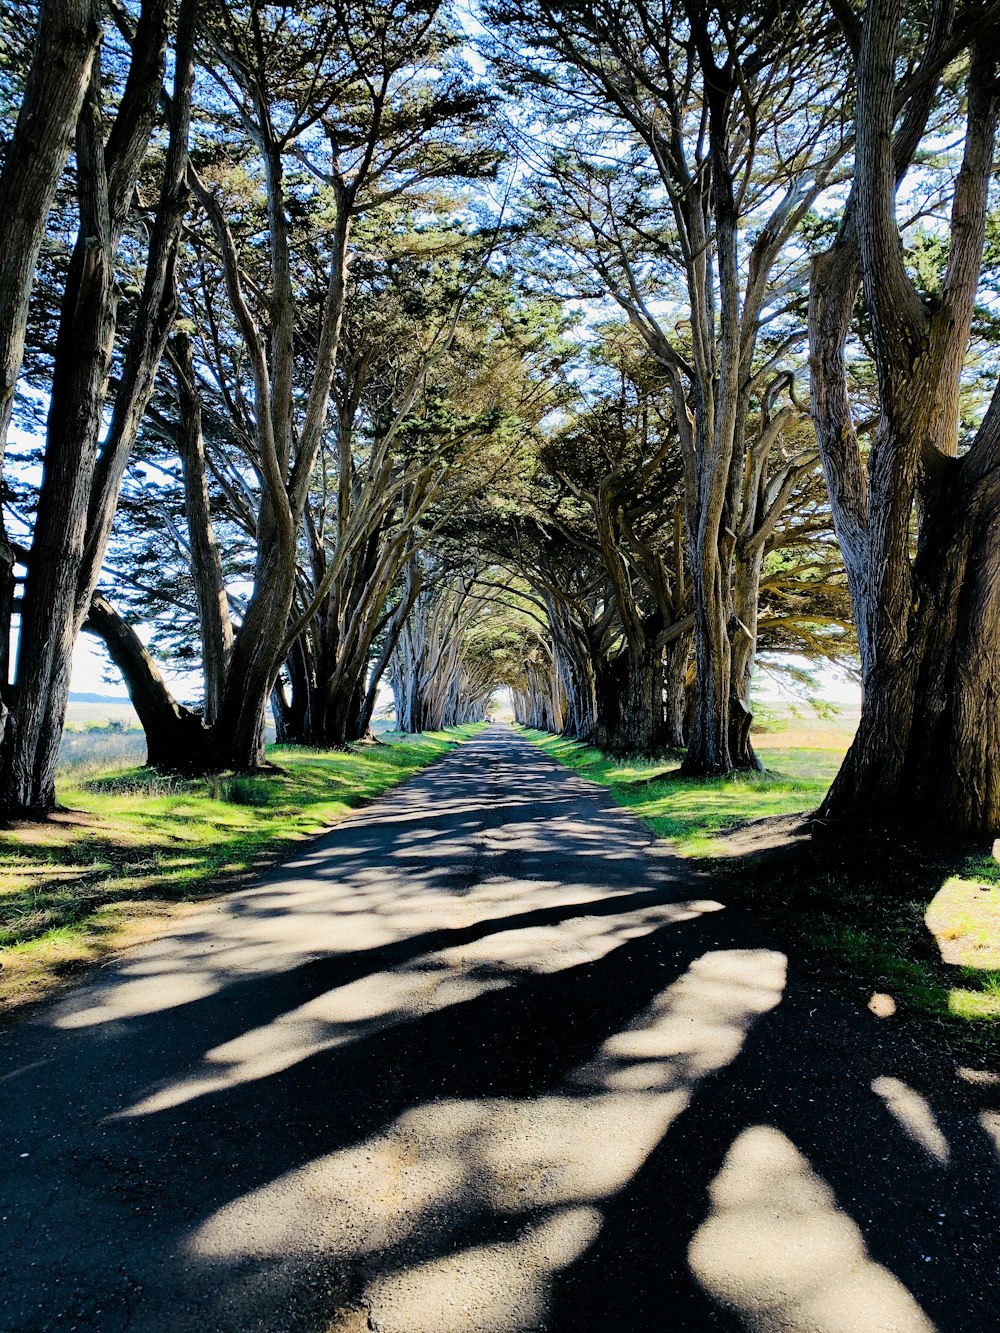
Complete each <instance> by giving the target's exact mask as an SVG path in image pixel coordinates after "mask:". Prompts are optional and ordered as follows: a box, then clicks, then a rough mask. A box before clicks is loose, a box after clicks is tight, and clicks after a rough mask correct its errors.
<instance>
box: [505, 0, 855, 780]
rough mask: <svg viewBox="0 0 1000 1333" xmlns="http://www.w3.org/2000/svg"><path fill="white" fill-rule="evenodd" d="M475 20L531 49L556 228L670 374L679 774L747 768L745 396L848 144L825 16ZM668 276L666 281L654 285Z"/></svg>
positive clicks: (518, 11)
mask: <svg viewBox="0 0 1000 1333" xmlns="http://www.w3.org/2000/svg"><path fill="white" fill-rule="evenodd" d="M489 12H490V13H491V15H493V16H494V17H495V19H496V21H497V22H504V23H506V24H508V25H509V26H510V27H511V28H512V30H513V33H514V35H515V37H516V38H517V41H518V45H519V48H520V49H521V50H523V49H527V50H528V51H530V52H531V61H530V62H529V68H528V69H527V70H525V69H524V66H523V63H518V62H517V61H515V68H514V69H513V70H512V72H511V77H514V76H515V74H516V73H517V72H520V74H521V77H522V78H527V79H528V80H529V81H531V82H532V83H534V84H535V85H536V86H539V87H540V88H541V89H542V90H543V97H545V98H547V99H548V100H549V102H550V103H551V104H552V107H553V111H552V122H553V124H554V125H555V126H558V127H560V129H561V131H562V143H561V144H560V148H559V151H558V152H556V153H553V154H550V155H549V157H548V159H547V161H546V164H545V171H546V172H547V173H549V175H550V177H551V179H552V182H553V192H554V194H555V195H556V196H557V199H558V202H557V204H556V211H555V224H554V225H555V228H559V229H561V231H562V233H563V234H564V235H565V233H566V232H567V231H568V232H570V234H572V233H573V232H575V233H576V234H578V235H579V236H580V237H581V240H580V241H579V243H578V245H577V247H576V249H577V253H578V254H579V255H583V256H587V255H589V261H588V262H589V264H590V268H591V270H592V272H593V274H594V275H596V277H597V278H598V279H599V282H600V284H601V286H602V288H603V290H604V291H605V292H606V293H607V294H608V295H609V296H610V297H612V298H613V299H614V300H615V301H617V302H618V304H619V305H620V306H621V307H622V309H623V310H624V311H625V312H626V313H627V315H628V317H629V319H630V320H631V321H632V323H633V324H634V326H635V328H636V329H637V331H638V332H639V333H640V335H641V336H642V337H643V338H644V340H645V341H646V344H647V346H648V348H649V350H650V353H651V354H652V356H653V357H655V358H656V359H657V360H658V362H659V363H660V365H661V366H662V368H663V370H664V372H665V374H666V375H667V377H668V378H669V383H670V392H671V396H672V399H673V404H674V413H675V418H676V423H677V431H678V435H679V438H680V443H681V449H682V452H683V455H684V457H685V460H686V464H685V467H686V487H685V493H686V511H687V513H686V518H687V532H688V541H689V544H690V569H691V586H692V595H693V601H694V616H695V650H696V658H697V670H696V698H697V702H696V709H695V716H694V722H693V730H692V735H691V738H690V744H689V747H688V751H687V755H686V758H685V761H684V763H685V771H686V772H688V773H690V774H692V775H697V774H708V773H726V772H729V771H730V770H731V769H733V768H752V767H756V765H757V761H756V758H755V756H754V755H753V751H752V748H751V746H750V743H749V709H748V702H747V700H746V698H745V697H743V695H742V690H743V683H744V681H745V678H746V674H747V673H746V670H745V659H746V658H747V651H746V643H745V642H744V640H745V637H746V633H747V631H748V630H749V625H748V624H747V622H746V620H745V619H743V618H742V617H741V616H740V615H739V613H738V611H737V608H736V606H735V604H734V576H733V561H734V558H735V552H736V533H737V531H738V530H739V528H740V525H741V515H740V512H739V505H740V502H741V497H742V496H744V495H747V494H748V493H747V491H746V489H745V487H744V470H745V467H746V462H747V446H748V427H749V425H750V422H751V418H752V415H753V409H754V405H755V403H756V410H757V412H758V415H759V412H760V405H761V404H762V403H765V402H770V403H771V405H772V406H773V399H772V398H771V395H772V392H773V390H774V389H775V387H776V385H780V384H782V383H787V379H786V378H785V370H786V368H785V366H784V365H783V364H782V362H781V358H780V356H779V357H778V358H777V359H775V356H774V352H773V349H772V350H771V351H769V352H768V353H767V354H765V355H763V356H760V357H759V356H758V351H759V350H760V348H759V340H760V332H761V328H762V325H763V323H764V322H765V321H769V322H773V321H774V320H775V319H777V318H778V317H779V316H780V314H781V312H782V310H783V307H784V305H785V303H786V300H787V295H788V282H789V278H790V274H789V273H788V272H787V271H783V265H785V266H787V259H788V255H787V251H788V248H789V246H790V244H791V242H792V240H793V238H794V237H795V236H796V235H797V232H798V229H799V227H800V225H801V223H802V222H803V220H804V219H805V217H806V216H807V214H808V211H809V208H810V205H811V203H812V202H813V201H814V200H815V199H816V198H817V197H818V196H819V194H820V193H821V192H822V191H823V189H824V188H826V186H827V185H828V184H829V182H830V181H831V179H833V178H834V175H835V173H836V170H837V167H838V163H839V162H840V160H841V158H842V156H843V153H844V152H845V142H844V136H843V134H842V132H841V115H840V110H839V106H838V103H837V99H836V98H835V97H834V96H833V95H832V94H831V89H832V87H833V85H834V82H835V81H836V79H837V77H838V74H837V68H836V61H835V60H834V59H832V58H831V47H832V44H831V27H830V23H829V21H828V19H827V18H825V17H824V16H823V15H822V14H821V13H820V12H819V11H818V10H817V11H816V12H815V13H812V14H811V15H810V19H809V20H805V19H803V18H802V16H801V15H800V14H799V13H797V12H796V13H794V14H793V13H792V11H790V10H788V9H787V8H786V7H784V6H780V5H772V4H770V3H762V4H754V5H751V6H730V5H726V4H722V5H708V4H700V3H690V2H689V0H685V2H683V3H681V2H679V3H677V4H668V5H667V6H665V7H663V6H661V7H655V6H650V5H647V4H645V3H644V2H643V0H635V2H634V3H629V4H627V5H625V6H624V7H623V6H620V5H617V4H616V5H610V4H609V5H604V4H598V5H596V6H591V7H588V8H585V9H580V10H567V9H565V8H564V7H561V6H558V5H554V4H550V3H548V0H504V2H503V3H500V0H498V2H497V3H496V4H494V5H492V6H491V8H490V11H489ZM505 62H506V66H505ZM501 67H502V68H503V67H507V68H510V61H509V57H508V56H506V55H502V56H501ZM567 97H568V98H569V99H571V101H572V102H573V103H574V107H575V111H576V115H575V116H574V118H573V119H572V120H570V118H569V116H568V115H567V111H566V100H567ZM581 120H582V122H583V126H582V129H581V128H580V127H579V126H580V122H581ZM560 218H562V219H563V220H562V221H561V222H560V220H559V219H560ZM567 218H568V219H569V220H570V224H569V226H568V227H567V225H566V219H567ZM747 234H749V245H748V248H747V250H746V252H745V254H744V253H741V246H742V240H743V237H744V236H746V235H747ZM664 268H665V269H666V271H667V272H668V273H671V274H672V275H673V278H674V285H673V288H672V290H670V291H668V292H665V291H664V290H663V289H662V286H658V285H657V282H656V281H655V278H656V274H657V272H658V271H659V272H662V271H663V270H664ZM651 274H652V275H653V277H654V281H653V283H652V285H650V275H651ZM678 280H679V283H680V286H679V287H678V285H677V282H678ZM681 292H682V293H683V302H684V306H685V307H686V309H684V310H683V311H680V310H678V306H679V304H680V293H681ZM664 306H666V307H667V315H666V317H665V316H664V313H663V308H664ZM672 322H673V327H671V323H672ZM793 343H794V337H793V338H792V340H791V343H787V342H786V348H787V346H789V345H792V344H793ZM789 484H794V482H792V481H791V479H789ZM779 489H780V488H779ZM750 646H751V653H750V656H751V657H752V639H751V645H750Z"/></svg>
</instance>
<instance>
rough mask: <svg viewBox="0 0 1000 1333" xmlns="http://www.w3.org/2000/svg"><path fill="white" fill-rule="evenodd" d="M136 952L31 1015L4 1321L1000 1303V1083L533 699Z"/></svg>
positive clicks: (9, 1113)
mask: <svg viewBox="0 0 1000 1333" xmlns="http://www.w3.org/2000/svg"><path fill="white" fill-rule="evenodd" d="M109 971H110V975H109V976H108V978H107V980H106V981H104V982H101V983H96V984H92V985H88V986H86V987H85V988H81V989H80V990H79V991H77V992H76V993H75V994H73V995H72V996H71V997H70V998H69V999H68V1000H66V1001H64V1002H62V1003H61V1004H59V1005H56V1006H51V1007H50V1008H48V1009H47V1010H45V1011H43V1012H41V1013H39V1014H38V1015H37V1016H36V1018H35V1020H34V1022H32V1023H31V1024H26V1025H24V1026H22V1027H21V1028H20V1029H19V1030H17V1031H16V1032H14V1033H12V1034H11V1035H10V1037H9V1038H8V1039H7V1041H6V1043H5V1049H4V1050H3V1053H2V1061H3V1065H2V1069H0V1098H2V1104H3V1107H4V1113H5V1124H4V1128H3V1135H4V1141H3V1142H2V1143H0V1154H2V1159H0V1160H3V1162H4V1163H5V1164H7V1165H8V1167H10V1165H11V1164H13V1168H12V1169H10V1170H9V1172H8V1176H7V1181H6V1183H5V1185H4V1187H3V1198H2V1203H3V1207H2V1209H0V1213H2V1214H4V1215H5V1217H4V1221H3V1224H2V1225H3V1228H4V1230H3V1233H2V1235H3V1239H4V1246H3V1254H4V1258H3V1260H0V1263H2V1264H3V1266H4V1267H5V1269H6V1270H7V1271H6V1272H5V1274H4V1283H3V1286H2V1287H0V1327H2V1328H4V1329H7V1330H19V1331H23V1333H28V1331H29V1330H30V1333H39V1331H40V1330H42V1329H45V1328H47V1327H50V1326H52V1327H56V1326H60V1327H61V1326H63V1325H65V1326H66V1327H72V1326H73V1324H74V1323H77V1324H79V1326H81V1327H86V1328H88V1329H98V1330H102V1331H103V1330H109V1331H110V1330H118V1329H122V1330H124V1329H126V1328H127V1329H128V1330H129V1333H136V1331H137V1330H138V1331H140V1333H152V1331H153V1330H156V1331H157V1333H160V1330H163V1329H165V1328H169V1329H170V1330H171V1333H188V1330H190V1331H191V1333H194V1330H195V1329H197V1330H199V1333H211V1330H220V1333H221V1331H222V1330H226V1333H255V1331H257V1330H259V1331H260V1333H264V1330H267V1333H282V1330H288V1333H292V1331H293V1330H294V1331H295V1333H325V1331H326V1330H330V1329H337V1328H340V1327H342V1328H344V1329H351V1328H361V1327H364V1326H365V1323H367V1322H368V1320H369V1317H370V1321H371V1327H374V1328H379V1329H382V1330H383V1331H384V1333H391V1331H392V1330H406V1333H445V1331H446V1330H455V1331H456V1333H472V1330H479V1329H483V1330H494V1329H496V1330H499V1329H504V1330H514V1329H559V1330H567V1331H568V1330H577V1329H584V1328H593V1329H609V1328H629V1329H635V1330H647V1329H648V1330H654V1329H657V1330H658V1329H671V1330H678V1329H680V1330H684V1329H687V1330H692V1331H694V1330H705V1329H709V1328H727V1327H728V1328H748V1327H749V1328H754V1329H761V1330H764V1329H772V1328H791V1329H798V1328H801V1329H803V1330H804V1329H806V1328H808V1329H811V1330H822V1331H823V1333H827V1331H829V1333H841V1330H843V1333H851V1331H852V1330H857V1333H867V1331H868V1330H869V1329H871V1330H875V1329H879V1328H882V1327H884V1328H887V1329H889V1328H893V1329H900V1330H904V1331H908V1330H913V1331H914V1333H916V1331H917V1330H920V1331H921V1333H922V1331H923V1330H925V1329H930V1328H937V1329H938V1330H941V1333H945V1331H946V1330H955V1331H956V1333H958V1330H962V1333H965V1330H967V1329H970V1328H976V1329H977V1330H980V1329H982V1330H988V1329H990V1328H992V1327H995V1326H996V1324H997V1321H996V1319H995V1311H996V1309H997V1308H998V1297H1000V1289H998V1288H1000V1282H998V1278H997V1264H996V1262H995V1255H994V1252H993V1245H994V1243H995V1242H994V1238H995V1236H996V1235H997V1234H998V1228H997V1223H998V1221H1000V1217H998V1215H997V1204H996V1199H997V1184H998V1181H1000V1169H998V1168H1000V1161H998V1151H1000V1142H998V1141H1000V1128H998V1130H997V1141H995V1140H994V1138H993V1137H992V1133H993V1131H992V1128H991V1125H992V1123H993V1122H992V1121H991V1120H990V1119H989V1115H990V1114H991V1113H990V1112H988V1111H987V1110H985V1109H983V1110H982V1112H981V1118H979V1119H977V1118H976V1117H975V1116H974V1115H973V1114H972V1113H971V1112H969V1111H968V1110H966V1109H964V1108H960V1107H957V1106H948V1105H942V1104H941V1103H940V1101H939V1099H937V1097H936V1094H934V1093H933V1092H931V1091H930V1090H928V1089H926V1088H922V1087H921V1086H919V1084H917V1083H916V1082H915V1081H914V1079H913V1076H912V1074H911V1072H910V1071H909V1070H908V1068H907V1067H906V1061H905V1060H904V1059H903V1055H902V1053H901V1052H900V1051H899V1050H897V1049H896V1048H895V1047H894V1045H893V1042H892V1040H891V1039H890V1038H887V1037H886V1036H885V1035H884V1034H885V1028H884V1027H880V1026H879V1025H878V1023H877V1020H875V1019H874V1018H869V1017H868V1016H867V1015H864V1014H859V1013H857V1012H856V1011H855V1010H854V1009H852V1008H850V1007H849V1006H847V1005H845V1004H842V1003H839V1002H837V1001H836V1000H831V999H830V998H829V997H828V996H827V995H826V994H824V993H822V992H820V991H819V990H818V989H817V988H815V987H812V986H810V985H809V984H808V983H806V982H804V981H803V980H801V979H798V978H796V977H795V976H794V974H793V976H792V977H791V979H790V980H789V979H787V978H786V975H785V959H784V956H783V954H782V953H781V951H779V950H776V949H775V947H774V945H773V944H772V943H771V942H770V941H769V940H768V939H767V938H766V937H764V936H763V935H761V934H760V933H758V932H756V931H755V930H754V929H753V928H752V927H750V926H749V925H748V924H747V923H746V922H745V921H742V920H740V919H739V917H738V916H737V915H736V914H735V913H733V912H732V911H730V910H722V905H721V904H720V903H719V901H718V900H717V899H715V898H714V897H713V895H712V894H711V893H710V892H709V891H708V886H707V885H706V884H704V883H702V882H700V881H699V880H698V878H697V876H695V875H694V874H693V872H692V871H691V870H690V868H689V867H687V866H684V865H682V864H680V863H678V862H677V861H676V860H674V859H673V858H671V857H670V856H669V855H665V854H663V853H662V852H661V851H660V850H659V849H658V848H656V847H655V846H654V845H652V844H651V840H650V838H649V837H648V835H647V834H646V833H645V832H644V831H643V830H642V829H641V828H640V826H639V825H637V824H636V823H635V822H634V821H632V820H631V819H630V818H629V817H628V816H627V815H625V814H624V813H623V812H621V811H620V810H618V809H617V808H615V807H614V806H613V805H612V804H611V802H610V800H609V799H608V798H607V797H606V795H605V794H604V793H600V792H597V791H596V790H595V789H594V788H592V787H591V786H590V785H589V784H587V783H584V782H582V781H580V780H579V779H577V778H574V777H572V776H571V775H569V774H567V773H566V772H565V770H563V769H560V768H558V767H557V766H556V765H554V764H553V763H551V762H550V761H548V760H546V759H544V758H543V757H541V756H539V755H538V754H537V752H536V751H532V750H529V749H528V747H526V746H524V745H523V744H522V743H520V742H517V741H515V740H513V739H512V738H511V737H510V735H509V733H506V732H503V731H498V730H494V731H492V732H490V733H488V734H487V735H486V736H485V737H484V738H482V739H481V740H478V741H476V742H472V743H470V744H469V745H468V746H466V747H463V749H462V750H460V751H458V752H456V753H455V754H454V755H452V756H451V757H450V758H449V759H448V760H447V761H446V762H445V763H444V764H442V765H440V766H438V767H437V768H435V769H432V770H430V771H429V772H427V773H424V774H422V775H421V776H419V777H418V778H417V779H415V780H414V781H413V782H412V783H410V784H409V785H408V786H407V787H406V788H403V789H400V790H397V791H396V792H394V793H392V794H391V795H390V796H388V797H387V798H384V799H383V800H382V801H381V802H380V803H379V805H378V806H376V807H373V808H372V809H370V810H369V811H367V812H364V813H363V814H360V815H359V816H357V817H355V818H353V819H351V820H350V821H349V822H348V823H346V824H345V825H344V826H342V827H341V828H339V829H338V830H337V831H336V832H335V833H333V834H332V835H330V836H329V837H327V838H326V839H324V840H323V841H322V842H321V843H320V844H317V845H314V846H313V847H311V848H310V850H309V851H308V852H306V853H304V854H303V855H301V856H300V857H298V858H297V859H296V860H295V861H294V862H293V863H291V864H289V865H287V866H285V867H283V868H282V869H281V870H278V871H274V872H272V873H271V874H270V875H268V876H267V877H266V878H265V879H264V880H263V881H262V882H261V884H260V885H259V886H258V887H256V888H254V889H252V890H250V891H248V892H245V893H241V894H240V895H238V896H236V897H233V898H228V899H224V900H221V901H219V902H217V903H216V904H214V905H213V906H212V908H211V909H209V910H207V911H205V912H202V913H200V914H199V915H198V917H196V918H191V919H190V920H189V921H187V922H186V923H185V924H184V925H183V926H182V927H181V928H179V929H177V930H176V931H175V932H174V933H173V934H172V935H171V936H170V937H169V938H168V939H164V940H161V941H158V942H157V943H155V944H153V945H149V946H146V947H144V948H142V949H140V950H137V951H135V952H133V953H131V954H129V955H128V956H127V957H126V958H125V959H124V960H122V962H121V963H120V964H117V965H116V966H115V967H114V969H113V970H109ZM982 1091H983V1093H984V1096H985V1090H982ZM998 1126H1000V1121H998ZM21 1153H27V1154H29V1155H28V1156H27V1157H21V1156H20V1154H21ZM977 1244H981V1245H982V1246H983V1249H982V1250H981V1251H977V1249H976V1246H977ZM15 1256H16V1258H15ZM31 1265H34V1267H32V1266H31ZM352 1310H353V1311H361V1312H362V1313H361V1314H360V1315H358V1316H356V1317H355V1316H354V1315H351V1314H350V1313H349V1312H350V1311H352ZM859 1311H861V1312H862V1314H861V1315H859ZM859 1318H860V1319H861V1322H858V1320H859ZM880 1319H881V1320H882V1322H881V1323H880V1322H879V1320H880ZM359 1320H360V1322H358V1321H359ZM852 1320H853V1321H854V1322H851V1321H852ZM892 1321H895V1322H892ZM991 1321H992V1322H991Z"/></svg>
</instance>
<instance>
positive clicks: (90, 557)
mask: <svg viewBox="0 0 1000 1333" xmlns="http://www.w3.org/2000/svg"><path fill="white" fill-rule="evenodd" d="M196 8H197V6H196V3H195V0H181V6H180V18H179V23H178V35H177V43H176V50H175V75H174V92H173V97H172V99H171V103H170V110H169V115H168V122H169V144H168V148H167V152H166V155H165V158H164V162H163V169H162V179H161V184H160V189H159V197H158V201H157V204H156V206H155V208H154V210H153V216H152V219H151V225H150V226H149V227H148V230H147V229H146V227H141V228H137V232H138V233H139V234H140V235H142V234H145V235H146V236H148V248H147V249H146V264H145V271H144V274H143V278H142V284H141V288H140V291H139V295H138V299H137V302H136V306H135V309H134V310H133V311H132V312H130V313H131V315H132V318H131V323H130V328H129V333H128V337H127V339H125V340H124V341H125V346H124V347H123V348H122V349H121V372H120V375H119V376H118V380H117V385H116V388H115V393H114V398H113V407H112V412H111V424H110V427H109V429H108V431H107V434H106V436H105V438H104V440H103V442H101V435H102V432H103V426H104V410H105V404H106V400H107V393H108V387H109V379H110V375H111V369H112V360H113V356H114V353H115V339H116V333H117V332H118V320H117V314H118V301H119V292H118V284H117V277H118V265H119V264H120V263H121V262H122V245H123V242H124V240H125V237H126V232H127V230H128V228H129V226H130V224H133V223H135V222H136V218H135V214H134V208H135V204H136V184H137V181H138V178H139V174H140V171H141V170H142V168H143V164H144V162H145V159H146V156H147V153H148V151H149V147H150V142H151V138H152V135H153V131H154V128H155V125H156V117H157V108H158V106H159V105H160V101H161V96H162V84H163V73H164V66H165V58H166V50H167V42H168V38H169V35H170V30H171V24H172V21H173V6H172V4H170V3H169V0H145V3H143V4H142V6H141V8H140V12H139V17H138V21H137V23H136V26H135V30H134V32H132V31H129V30H126V31H125V33H124V39H125V52H124V53H120V52H119V53H117V54H114V53H112V54H111V55H109V56H108V59H109V61H113V62H117V63H116V73H118V74H119V75H121V74H122V73H124V76H125V77H124V87H123V90H122V92H121V96H120V98H119V99H118V101H117V111H116V114H115V116H114V120H113V123H112V125H111V128H110V131H109V132H108V133H107V134H106V133H105V119H106V116H107V114H108V111H109V109H110V105H111V103H110V99H109V96H108V92H107V90H106V88H105V78H104V74H105V71H103V70H102V66H101V63H100V62H98V61H96V60H95V61H93V62H91V65H90V72H89V83H88V87H87V92H86V95H85V98H84V103H83V107H82V110H81V113H80V117H79V123H78V127H77V136H76V186H77V198H78V206H79V215H80V226H79V231H78V234H77V238H76V242H75V246H74V249H73V254H72V258H71V260H70V265H69V270H68V273H67V277H66V283H65V288H64V292H63V296H62V306H61V312H60V319H59V331H58V336H57V341H56V347H55V352H54V358H53V370H52V378H51V383H50V385H49V409H48V423H47V431H46V443H45V461H44V474H43V479H42V485H41V488H40V492H39V496H38V505H37V514H36V517H35V523H34V527H33V531H32V538H31V547H30V552H29V554H28V556H27V560H26V563H27V568H28V573H27V577H26V580H25V587H24V596H23V598H22V601H21V606H20V617H21V619H20V634H19V639H18V655H17V664H16V670H15V674H14V679H13V682H12V683H11V684H10V685H7V686H6V688H7V693H8V696H9V704H8V707H9V710H10V715H9V717H8V720H7V726H6V730H5V732H4V735H3V738H2V743H0V804H2V806H3V807H4V808H5V809H6V811H7V812H8V813H11V814H22V815H23V814H27V813H37V812H44V811H46V810H48V809H50V808H51V807H52V806H53V804H54V802H55V782H54V770H55V762H56V756H57V753H58V747H59V742H60V739H61V736H62V726H63V720H64V717H65V711H66V701H67V696H68V690H69V674H70V663H71V657H72V651H73V646H74V644H75V642H76V639H77V637H78V635H79V632H80V629H81V627H82V625H83V622H84V620H85V619H86V617H87V615H88V614H89V610H90V601H91V597H92V595H93V591H94V588H95V586H96V583H97V579H98V576H99V573H100V568H101V563H102V561H103V557H104V552H105V549H106V545H107V540H108V536H109V534H110V529H111V523H112V520H113V517H114V511H115V507H116V504H117V497H118V490H119V487H120V484H121V478H122V475H123V473H124V469H125V467H126V465H127V461H128V457H129V454H130V452H131V448H132V445H133V443H134V440H135V436H136V432H137V430H138V426H139V422H140V420H141V418H142V415H143V412H144V410H145V406H146V403H147V402H148V400H149V396H150V394H151V392H152V387H153V381H154V378H155V374H156V369H157V366H158V364H159V360H160V356H161V354H162V350H163V346H164V344H165V342H166V338H167V336H168V333H169V330H170V325H171V321H172V314H173V270H174V263H175V258H176V250H177V243H178V239H179V235H180V226H181V221H182V218H183V214H184V210H185V207H186V200H187V189H186V168H187V136H188V125H189V118H190V96H191V86H192V79H193V46H194V34H195V17H196ZM129 239H130V241H132V242H134V241H135V240H136V238H135V237H130V238H129ZM139 244H140V245H141V241H140V242H139ZM7 632H8V631H7V626H6V625H5V626H3V627H2V628H0V634H2V635H3V636H4V637H6V634H7ZM5 684H6V682H5Z"/></svg>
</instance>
